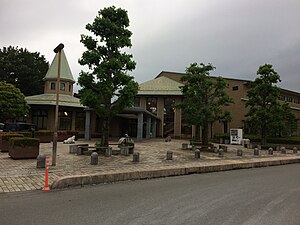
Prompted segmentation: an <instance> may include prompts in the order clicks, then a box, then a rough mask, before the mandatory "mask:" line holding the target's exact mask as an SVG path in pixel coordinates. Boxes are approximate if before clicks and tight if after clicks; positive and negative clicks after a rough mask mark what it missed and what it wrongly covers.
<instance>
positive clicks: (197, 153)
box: [195, 149, 200, 159]
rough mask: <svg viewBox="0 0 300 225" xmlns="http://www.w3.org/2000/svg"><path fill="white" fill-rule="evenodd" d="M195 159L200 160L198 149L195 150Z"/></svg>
mask: <svg viewBox="0 0 300 225" xmlns="http://www.w3.org/2000/svg"><path fill="white" fill-rule="evenodd" d="M195 159H200V150H199V149H196V150H195Z"/></svg>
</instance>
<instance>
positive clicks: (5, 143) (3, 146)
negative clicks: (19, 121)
mask: <svg viewBox="0 0 300 225" xmlns="http://www.w3.org/2000/svg"><path fill="white" fill-rule="evenodd" d="M14 137H23V135H21V134H15V133H11V134H10V133H6V134H2V135H0V151H1V152H8V151H9V148H10V144H9V139H10V138H14Z"/></svg>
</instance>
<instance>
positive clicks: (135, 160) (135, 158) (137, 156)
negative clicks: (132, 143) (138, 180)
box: [132, 152, 140, 163]
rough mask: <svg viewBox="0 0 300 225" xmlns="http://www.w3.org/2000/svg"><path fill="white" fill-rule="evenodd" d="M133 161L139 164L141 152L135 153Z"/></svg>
mask: <svg viewBox="0 0 300 225" xmlns="http://www.w3.org/2000/svg"><path fill="white" fill-rule="evenodd" d="M132 161H133V162H135V163H137V162H139V161H140V153H139V152H134V153H133V155H132Z"/></svg>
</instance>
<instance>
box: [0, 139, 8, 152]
mask: <svg viewBox="0 0 300 225" xmlns="http://www.w3.org/2000/svg"><path fill="white" fill-rule="evenodd" d="M9 147H10V145H9V140H0V151H1V152H8V151H9Z"/></svg>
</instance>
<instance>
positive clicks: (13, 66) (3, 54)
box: [0, 46, 49, 96]
mask: <svg viewBox="0 0 300 225" xmlns="http://www.w3.org/2000/svg"><path fill="white" fill-rule="evenodd" d="M48 68H49V65H48V62H47V61H46V59H45V57H44V56H43V55H40V53H38V52H33V53H31V52H29V51H28V50H27V49H26V48H25V49H23V48H18V47H12V46H9V47H3V49H0V81H5V82H7V83H11V84H13V85H15V86H16V87H17V88H19V89H20V90H21V92H22V93H23V94H24V95H25V96H30V95H37V94H42V93H43V92H44V81H43V77H44V76H45V75H46V73H47V71H48ZM29 84H30V85H29Z"/></svg>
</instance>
